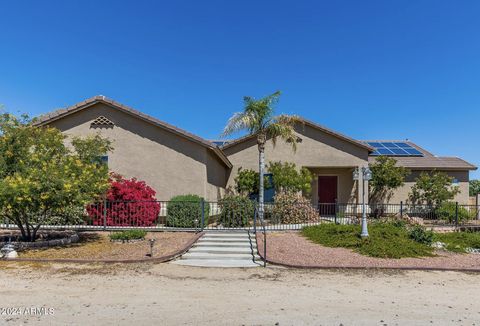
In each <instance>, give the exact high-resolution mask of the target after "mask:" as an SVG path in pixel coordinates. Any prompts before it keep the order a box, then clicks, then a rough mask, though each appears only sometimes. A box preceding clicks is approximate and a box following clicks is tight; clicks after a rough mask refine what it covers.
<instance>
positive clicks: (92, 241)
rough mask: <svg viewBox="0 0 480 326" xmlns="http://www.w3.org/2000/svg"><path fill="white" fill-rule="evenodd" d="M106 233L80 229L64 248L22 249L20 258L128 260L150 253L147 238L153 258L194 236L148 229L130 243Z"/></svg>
mask: <svg viewBox="0 0 480 326" xmlns="http://www.w3.org/2000/svg"><path fill="white" fill-rule="evenodd" d="M108 235H109V233H106V232H82V233H80V239H81V241H80V242H78V243H74V244H71V245H69V246H67V247H53V248H47V249H38V250H26V251H22V252H20V253H19V257H20V258H49V259H79V260H84V259H85V260H89V259H90V260H91V259H105V260H115V259H117V260H129V259H144V258H146V255H147V254H149V253H150V243H149V241H148V240H149V239H155V244H154V246H153V257H160V256H165V255H169V254H172V253H174V252H176V251H177V250H180V249H183V248H184V247H185V246H186V244H187V243H188V242H189V241H190V240H192V239H193V238H194V237H195V234H194V233H189V232H149V233H147V235H146V236H145V240H141V241H133V242H126V243H122V242H112V241H110V238H109V236H108Z"/></svg>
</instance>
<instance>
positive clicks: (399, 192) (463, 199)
mask: <svg viewBox="0 0 480 326" xmlns="http://www.w3.org/2000/svg"><path fill="white" fill-rule="evenodd" d="M422 172H423V171H411V174H410V175H409V176H408V177H407V179H406V181H405V184H404V185H403V186H402V187H400V188H398V189H396V190H395V192H394V194H393V196H392V198H391V199H390V203H392V204H397V203H400V202H401V201H403V202H406V201H407V200H408V195H409V193H410V192H411V189H412V186H413V185H414V184H415V180H416V179H417V178H418V176H419V175H420V173H422ZM424 172H427V171H424ZM441 172H445V173H447V174H448V175H449V176H450V177H453V178H455V179H457V180H458V184H457V186H458V187H459V189H460V193H459V194H458V195H457V196H455V199H454V201H458V202H459V203H460V204H465V205H466V204H468V198H469V184H468V181H469V172H468V171H441Z"/></svg>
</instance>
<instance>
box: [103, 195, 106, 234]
mask: <svg viewBox="0 0 480 326" xmlns="http://www.w3.org/2000/svg"><path fill="white" fill-rule="evenodd" d="M106 229H107V199H106V198H105V199H104V200H103V230H106Z"/></svg>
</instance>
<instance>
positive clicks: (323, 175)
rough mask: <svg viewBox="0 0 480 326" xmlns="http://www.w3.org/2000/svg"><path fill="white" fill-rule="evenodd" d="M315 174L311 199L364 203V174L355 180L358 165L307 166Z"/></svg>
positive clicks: (366, 197)
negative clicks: (354, 174) (354, 173)
mask: <svg viewBox="0 0 480 326" xmlns="http://www.w3.org/2000/svg"><path fill="white" fill-rule="evenodd" d="M307 168H308V169H309V170H310V172H311V173H312V174H313V179H312V185H311V200H312V204H313V205H314V206H317V205H319V204H335V203H338V204H346V203H349V204H356V203H362V179H361V178H362V176H361V173H360V180H359V181H354V180H353V172H354V170H355V169H356V168H361V167H356V166H350V167H307ZM365 202H366V203H368V181H365Z"/></svg>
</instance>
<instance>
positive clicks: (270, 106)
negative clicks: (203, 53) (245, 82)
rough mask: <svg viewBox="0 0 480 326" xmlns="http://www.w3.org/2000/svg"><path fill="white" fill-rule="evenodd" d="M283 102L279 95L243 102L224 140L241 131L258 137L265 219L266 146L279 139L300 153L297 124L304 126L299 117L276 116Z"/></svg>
mask: <svg viewBox="0 0 480 326" xmlns="http://www.w3.org/2000/svg"><path fill="white" fill-rule="evenodd" d="M279 98H280V92H279V91H277V92H275V93H273V94H272V95H269V96H267V97H264V98H262V99H259V100H255V99H254V98H252V97H249V96H245V97H244V98H243V102H244V109H243V111H242V112H237V113H235V114H234V115H233V116H232V117H231V118H230V119H229V120H228V123H227V125H226V126H225V129H224V130H223V134H222V136H223V137H225V136H227V135H231V134H233V133H236V132H239V131H245V130H246V131H247V132H248V133H249V134H250V135H256V136H257V144H258V153H259V174H260V187H259V188H260V189H259V190H260V193H259V196H258V202H259V214H260V217H261V218H263V211H264V196H263V192H264V182H263V178H264V171H265V143H266V142H267V139H271V140H272V143H273V146H275V145H276V143H277V139H278V138H279V137H280V138H281V139H283V140H284V141H286V142H287V143H289V144H291V146H292V149H293V150H294V151H295V150H296V149H297V136H296V135H295V132H294V131H295V124H296V123H299V122H301V119H300V118H299V117H298V116H296V115H285V114H281V115H277V116H275V115H274V106H275V104H276V103H277V102H278V99H279Z"/></svg>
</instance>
